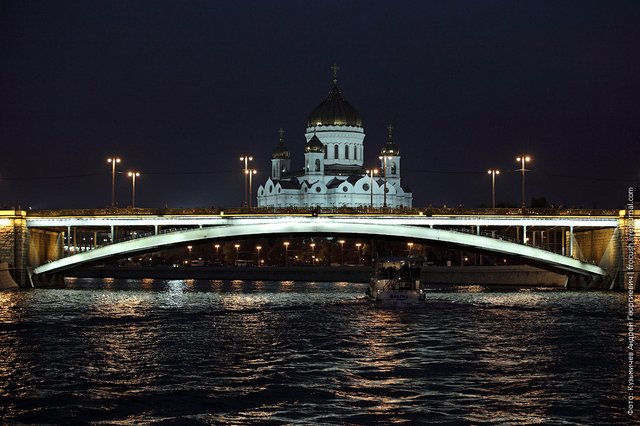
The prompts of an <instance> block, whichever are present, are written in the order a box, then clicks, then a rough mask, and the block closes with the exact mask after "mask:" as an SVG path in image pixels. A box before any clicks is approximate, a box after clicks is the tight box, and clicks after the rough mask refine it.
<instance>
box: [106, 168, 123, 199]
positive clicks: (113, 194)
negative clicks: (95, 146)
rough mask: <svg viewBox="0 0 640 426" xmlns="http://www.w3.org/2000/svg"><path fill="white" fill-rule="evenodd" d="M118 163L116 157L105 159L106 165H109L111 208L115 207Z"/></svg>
mask: <svg viewBox="0 0 640 426" xmlns="http://www.w3.org/2000/svg"><path fill="white" fill-rule="evenodd" d="M119 162H120V159H119V158H118V157H110V158H107V163H110V164H111V207H115V206H116V164H117V163H119Z"/></svg>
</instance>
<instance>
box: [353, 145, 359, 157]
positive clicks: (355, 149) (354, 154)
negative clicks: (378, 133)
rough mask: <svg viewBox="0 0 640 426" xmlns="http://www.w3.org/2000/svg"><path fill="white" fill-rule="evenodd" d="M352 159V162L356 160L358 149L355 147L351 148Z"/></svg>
mask: <svg viewBox="0 0 640 426" xmlns="http://www.w3.org/2000/svg"><path fill="white" fill-rule="evenodd" d="M353 159H354V160H357V159H358V147H357V146H354V147H353Z"/></svg>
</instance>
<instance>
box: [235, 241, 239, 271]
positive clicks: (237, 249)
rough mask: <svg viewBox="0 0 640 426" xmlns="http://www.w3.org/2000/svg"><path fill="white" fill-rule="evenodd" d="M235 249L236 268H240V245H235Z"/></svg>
mask: <svg viewBox="0 0 640 426" xmlns="http://www.w3.org/2000/svg"><path fill="white" fill-rule="evenodd" d="M234 247H235V248H236V266H238V257H239V254H240V244H234Z"/></svg>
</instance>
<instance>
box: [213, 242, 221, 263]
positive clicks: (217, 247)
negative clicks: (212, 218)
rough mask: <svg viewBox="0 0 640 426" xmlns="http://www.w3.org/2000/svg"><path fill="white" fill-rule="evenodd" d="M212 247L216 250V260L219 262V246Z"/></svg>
mask: <svg viewBox="0 0 640 426" xmlns="http://www.w3.org/2000/svg"><path fill="white" fill-rule="evenodd" d="M213 247H214V248H215V249H216V260H217V261H220V244H216V245H214V246H213Z"/></svg>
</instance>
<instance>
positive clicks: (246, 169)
mask: <svg viewBox="0 0 640 426" xmlns="http://www.w3.org/2000/svg"><path fill="white" fill-rule="evenodd" d="M240 161H244V169H243V170H244V206H245V207H246V206H247V205H248V204H247V199H248V198H249V197H248V191H247V175H249V161H253V157H251V156H248V155H243V156H242V157H240Z"/></svg>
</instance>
